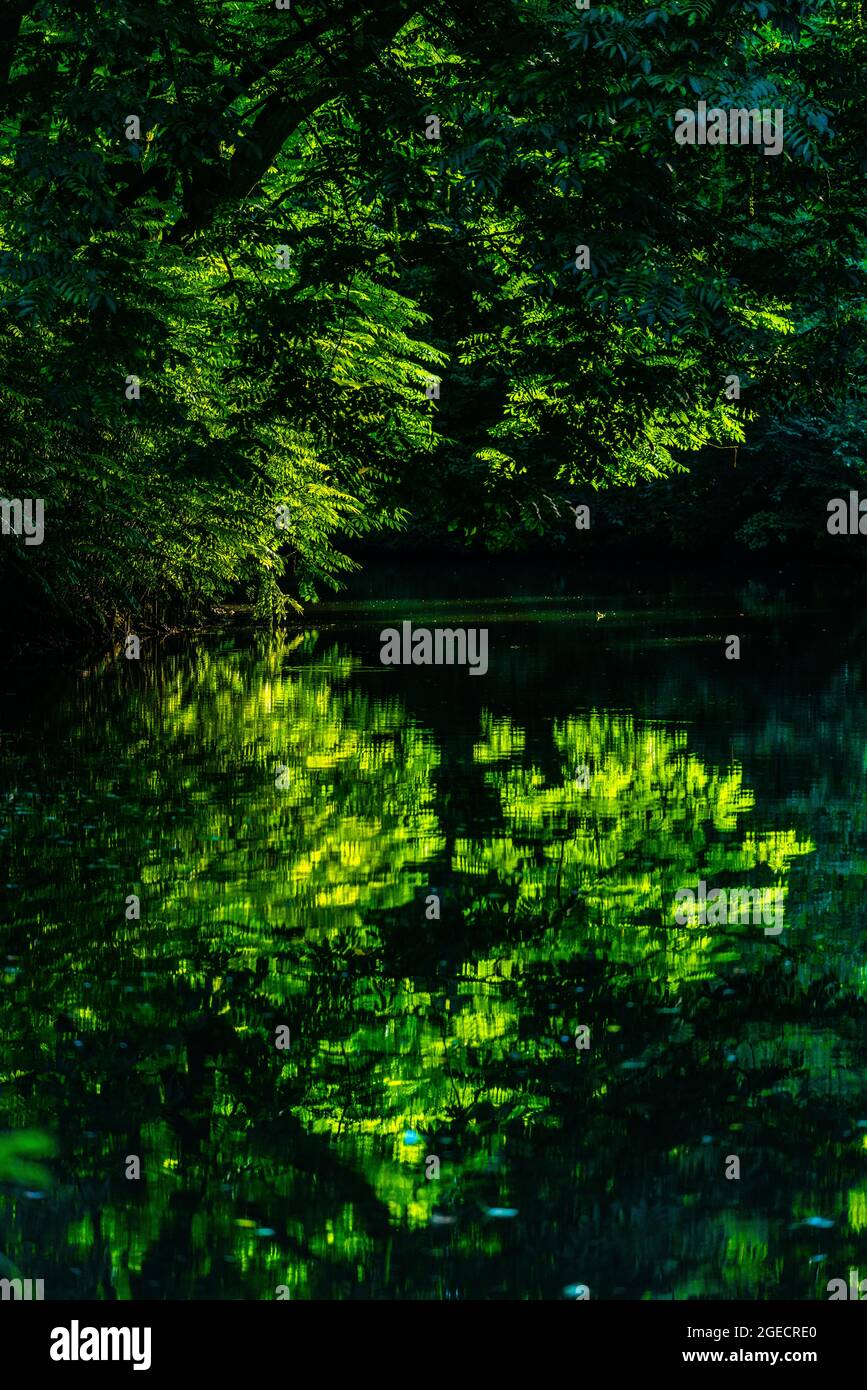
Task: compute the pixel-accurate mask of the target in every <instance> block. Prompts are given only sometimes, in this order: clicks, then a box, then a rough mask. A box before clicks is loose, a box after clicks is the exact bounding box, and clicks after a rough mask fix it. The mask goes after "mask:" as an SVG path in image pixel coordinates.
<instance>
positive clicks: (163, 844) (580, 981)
mask: <svg viewBox="0 0 867 1390" xmlns="http://www.w3.org/2000/svg"><path fill="white" fill-rule="evenodd" d="M448 587H449V586H448V585H442V586H440V593H441V594H442V593H446V595H447V590H448ZM453 587H455V588H459V586H457V585H455V586H453ZM480 587H481V588H482V589H483V588H484V584H483V583H482V584H481V586H480ZM520 588H521V586H520V585H518V584H517V583H516V584H515V585H513V586H512V587H511V589H510V590H509V589H508V586H507V587H506V588H503V587H502V586H501V589H500V591H499V592H498V593H496V594H495V595H494V596H493V597H491V596H490V594H488V596H486V597H479V598H478V599H477V600H475V601H472V602H468V601H459V600H457V599H451V598H449V597H448V596H446V597H442V596H440V597H437V596H436V586H433V588H432V586H431V585H430V584H428V585H427V589H426V592H423V591H422V588H421V587H419V589H418V591H417V592H416V593H415V594H408V595H407V597H406V598H403V599H401V600H400V601H395V600H393V599H392V600H391V601H389V600H387V599H385V598H382V599H378V598H375V597H370V596H368V597H367V598H366V599H359V600H358V601H357V602H352V601H349V600H346V601H344V602H343V603H342V604H340V605H338V604H332V605H328V604H326V605H324V606H323V607H322V608H320V609H318V610H316V612H315V614H313V615H312V616H311V617H310V618H308V619H307V620H306V622H305V624H302V625H300V626H298V627H297V628H291V629H289V630H287V631H286V632H285V633H284V634H283V635H282V636H280V637H276V638H275V637H274V636H272V635H271V634H266V633H264V632H262V631H257V630H256V629H255V628H253V627H252V626H251V625H248V624H245V623H244V622H242V621H238V622H235V623H231V624H227V625H226V627H225V628H223V629H221V630H219V631H216V632H214V633H211V634H210V635H208V636H206V637H203V638H201V639H197V640H185V639H181V638H177V639H174V640H173V641H171V642H162V643H159V642H157V643H153V642H145V643H144V644H143V646H142V656H141V660H140V661H138V662H135V661H127V660H124V659H123V656H122V655H118V656H117V657H116V658H113V659H111V660H108V661H105V662H100V663H97V664H96V665H95V666H93V667H92V668H90V669H88V670H87V671H83V672H77V671H65V670H64V669H63V668H62V667H61V666H60V665H58V664H56V663H54V662H46V663H45V664H44V665H43V666H41V667H39V668H35V669H34V668H28V669H27V670H10V669H7V670H6V672H5V673H4V682H3V690H2V692H0V697H2V703H0V733H2V741H0V771H2V795H3V800H2V808H3V816H2V844H0V853H2V869H0V879H2V885H3V891H2V925H0V965H2V969H3V973H2V974H0V981H2V983H0V1180H2V1182H0V1252H2V1259H0V1274H8V1273H9V1272H10V1269H11V1268H12V1267H14V1268H15V1269H17V1270H19V1271H20V1272H21V1274H22V1275H23V1276H25V1277H33V1278H43V1279H44V1280H45V1289H46V1298H52V1299H64V1298H76V1297H84V1298H93V1299H114V1298H118V1299H129V1298H134V1299H146V1298H156V1299H172V1300H184V1299H203V1298H221V1299H275V1298H276V1297H277V1296H278V1294H277V1290H278V1288H280V1289H281V1290H288V1291H289V1295H290V1296H291V1297H292V1298H293V1299H308V1298H333V1299H347V1298H357V1299H371V1298H408V1299H443V1298H445V1299H464V1298H472V1297H482V1298H504V1297H506V1298H529V1299H537V1298H548V1299H562V1298H574V1297H575V1286H577V1285H580V1284H583V1285H586V1286H588V1287H589V1289H590V1296H591V1298H601V1299H641V1298H663V1299H665V1298H678V1299H682V1298H688V1297H724V1298H750V1299H753V1298H759V1299H777V1298H796V1299H804V1300H810V1299H815V1298H823V1299H824V1298H826V1297H827V1294H826V1292H825V1285H826V1282H827V1280H828V1279H830V1278H834V1277H842V1278H847V1277H848V1271H849V1269H850V1267H852V1266H857V1265H858V1264H859V1261H860V1263H861V1266H862V1273H863V1275H864V1276H867V1239H865V1234H867V1073H865V1061H867V1008H865V996H867V953H865V920H867V909H865V904H864V898H863V894H862V888H861V880H862V873H863V867H864V859H865V851H867V810H865V791H867V765H865V748H867V702H865V677H864V662H863V660H862V658H861V655H860V651H861V650H862V649H863V644H859V638H858V633H859V631H862V629H863V624H861V620H860V618H856V617H854V616H853V613H852V612H851V611H841V610H840V608H839V606H838V605H836V604H835V603H834V602H833V601H831V600H829V601H827V602H822V601H817V600H814V599H811V600H810V601H806V600H803V599H795V598H794V597H793V596H792V595H791V593H789V592H784V591H782V590H780V591H778V590H777V589H776V588H775V587H774V586H773V585H770V586H764V587H763V586H761V585H757V584H753V585H752V586H749V587H748V588H747V589H745V590H744V591H742V592H740V593H738V594H737V595H736V597H735V598H734V599H731V598H729V599H727V600H719V599H717V598H716V597H715V596H713V595H704V596H702V595H696V594H695V593H693V592H692V591H691V590H690V589H689V587H688V586H685V587H684V590H683V592H680V593H679V592H670V591H666V592H664V593H662V594H659V593H657V594H653V595H647V594H642V593H638V592H632V593H629V594H623V593H610V592H609V593H605V594H600V593H596V592H592V593H581V592H578V591H577V590H576V589H575V588H574V586H573V591H572V592H567V591H566V587H565V585H564V584H562V583H560V584H547V583H546V585H545V586H544V587H543V586H541V585H538V586H537V588H536V589H535V590H534V588H533V582H532V580H527V581H526V582H524V583H523V592H516V589H520ZM369 592H375V589H372V590H370V591H369ZM403 619H410V620H411V621H413V622H414V623H415V624H416V625H418V624H423V625H427V626H429V627H434V626H435V625H437V624H440V625H446V626H464V627H469V626H485V627H487V628H488V631H489V670H488V673H487V675H486V676H484V677H479V678H473V677H470V676H469V674H468V672H467V670H466V669H458V668H454V669H448V668H441V667H434V668H415V667H407V668H404V667H399V668H392V667H389V668H385V667H383V666H382V665H381V664H380V662H379V647H380V643H379V631H380V629H381V628H384V627H386V626H390V625H395V624H399V623H400V621H402V620H403ZM732 633H738V634H740V635H741V636H742V654H741V660H740V661H737V662H736V661H727V660H726V659H725V656H724V650H725V641H724V639H725V636H726V635H727V634H732ZM581 769H584V771H583V772H582V771H581ZM700 879H704V880H706V881H707V883H708V886H709V887H721V888H732V887H739V886H743V887H750V888H772V889H775V890H779V892H780V893H781V895H782V896H781V901H782V903H783V904H784V908H783V924H784V925H783V930H782V932H781V933H779V934H778V935H775V934H769V933H768V932H766V930H765V928H764V926H763V925H762V924H761V923H759V924H758V925H756V924H753V923H752V922H749V923H746V924H741V923H734V924H732V923H728V924H725V925H702V924H700V923H696V924H695V925H693V926H679V925H678V924H677V922H676V920H675V916H674V912H675V898H674V895H675V892H676V891H677V890H678V889H680V888H684V887H690V886H692V887H695V886H696V885H697V883H698V881H699V880H700ZM130 895H136V896H137V897H138V898H139V899H140V917H138V918H136V917H135V915H134V913H135V906H134V904H128V898H129V897H130ZM433 895H435V896H436V898H438V899H439V912H440V916H439V919H438V920H437V919H436V918H435V917H434V915H433V914H434V913H435V911H436V904H435V903H433V902H432V901H431V899H432V896H433ZM128 914H132V915H128ZM280 1027H288V1029H289V1039H290V1046H289V1047H288V1048H283V1049H278V1047H277V1046H276V1042H275V1040H276V1037H277V1029H278V1028H280ZM581 1027H586V1028H589V1047H578V1046H576V1034H578V1030H579V1029H580V1028H581ZM580 1036H581V1035H580V1034H578V1037H579V1038H580ZM284 1037H285V1035H284ZM586 1037H587V1035H585V1038H586ZM132 1155H136V1156H138V1157H139V1159H140V1161H141V1177H140V1178H139V1179H134V1178H132V1179H131V1178H128V1177H127V1176H126V1172H127V1167H128V1163H127V1159H128V1156H132ZM732 1157H737V1158H738V1159H739V1162H740V1177H739V1178H727V1177H726V1171H727V1168H729V1169H730V1168H731V1166H732V1165H731V1158H732ZM434 1158H436V1159H437V1160H438V1162H437V1163H434V1162H433V1161H432V1160H433V1159H434ZM437 1170H438V1171H437ZM811 1221H812V1224H807V1223H809V1222H811ZM819 1223H821V1224H819ZM280 1296H285V1295H283V1294H281V1295H280Z"/></svg>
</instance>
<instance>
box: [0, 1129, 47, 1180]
mask: <svg viewBox="0 0 867 1390" xmlns="http://www.w3.org/2000/svg"><path fill="white" fill-rule="evenodd" d="M53 1154H54V1140H53V1139H52V1138H51V1137H50V1135H48V1134H43V1133H41V1131H40V1130H38V1129H28V1130H20V1131H19V1132H18V1133H17V1134H0V1182H20V1183H26V1184H27V1185H28V1186H30V1187H48V1186H49V1184H50V1182H51V1175H50V1173H49V1172H48V1169H47V1168H44V1167H43V1166H42V1163H41V1162H40V1160H41V1159H48V1158H51V1157H52V1155H53Z"/></svg>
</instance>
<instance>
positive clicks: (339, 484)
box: [0, 0, 867, 625]
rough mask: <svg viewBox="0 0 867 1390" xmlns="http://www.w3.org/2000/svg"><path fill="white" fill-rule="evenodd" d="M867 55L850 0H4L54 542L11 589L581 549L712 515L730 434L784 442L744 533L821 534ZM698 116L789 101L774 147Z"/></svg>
mask: <svg viewBox="0 0 867 1390" xmlns="http://www.w3.org/2000/svg"><path fill="white" fill-rule="evenodd" d="M865 55H867V40H865V28H864V14H863V5H862V4H860V3H845V2H838V3H831V0H786V3H771V2H770V0H742V2H741V3H732V0H669V3H666V4H663V5H657V4H652V3H646V2H645V0H633V2H632V3H628V4H624V5H623V6H622V7H617V6H614V5H597V6H593V7H591V8H590V9H588V10H586V11H582V10H578V9H577V8H576V7H575V6H574V5H570V4H565V3H562V4H561V3H543V2H542V0H540V2H539V3H528V0H474V3H473V4H471V5H469V4H468V5H463V4H459V3H454V4H452V3H439V4H437V5H433V4H418V3H415V0H376V3H374V4H352V5H350V4H339V5H331V6H328V7H322V6H320V5H318V4H312V3H306V0H297V3H296V0H293V3H292V6H291V8H290V9H288V10H278V9H277V8H276V7H275V6H274V5H273V4H269V3H267V2H266V0H259V3H254V4H226V3H223V2H222V0H182V2H181V0H75V2H74V3H71V0H10V3H7V5H6V7H5V9H4V12H3V14H2V16H0V84H2V86H0V139H2V144H0V205H2V208H3V213H2V218H0V350H2V354H3V373H2V382H0V417H2V427H3V428H2V455H0V493H2V495H3V496H4V497H8V498H42V499H44V501H45V513H46V522H45V525H46V533H45V541H44V543H43V544H42V545H38V546H37V545H32V546H27V545H25V544H24V543H23V541H22V539H21V538H15V537H14V536H10V535H7V536H3V537H2V550H0V561H2V568H3V579H4V583H5V584H6V585H7V592H11V593H13V594H14V595H15V597H16V601H17V604H18V607H19V609H20V612H21V613H22V614H23V615H24V616H25V617H27V618H28V620H29V619H30V618H31V617H32V615H33V614H34V612H37V613H38V612H40V611H43V610H44V609H45V606H46V604H48V605H49V606H50V609H56V608H57V607H58V606H62V607H63V608H65V610H66V614H67V616H68V617H71V616H73V615H75V616H76V617H80V616H83V617H84V618H85V619H86V620H87V621H90V622H94V623H97V624H100V625H110V624H111V623H113V622H116V621H128V620H129V618H130V617H131V616H134V617H136V618H137V619H138V620H139V621H142V622H144V621H153V620H170V619H171V618H172V617H174V616H176V615H178V614H180V613H187V614H189V613H190V612H195V611H200V610H202V609H203V608H206V607H207V606H209V605H210V604H212V603H213V602H215V601H219V600H220V599H225V598H228V597H231V596H233V595H237V594H239V593H240V594H243V595H245V596H251V597H253V598H254V599H255V601H256V602H257V603H258V604H259V605H260V608H261V609H262V610H265V609H272V608H274V607H275V606H277V607H278V608H279V606H280V604H281V602H282V601H283V599H282V595H283V594H284V593H287V594H288V595H289V596H290V598H292V599H304V598H305V597H309V596H310V595H311V594H312V593H314V592H316V587H317V585H318V584H320V583H321V582H323V581H325V582H335V581H336V579H337V578H338V577H339V574H340V572H341V570H343V569H345V568H346V567H347V565H348V564H349V563H350V562H349V561H348V560H347V558H346V556H345V554H344V550H345V545H346V542H347V540H349V541H350V542H351V540H352V538H353V537H358V536H361V535H364V534H370V533H378V534H381V533H383V532H386V531H390V530H391V531H393V530H400V529H401V528H403V529H404V530H406V529H409V531H410V533H411V534H413V535H414V536H416V537H417V536H420V535H422V534H427V535H431V534H432V535H434V536H444V535H448V534H454V535H455V536H456V537H457V538H459V539H462V540H467V541H471V542H472V541H481V542H483V543H485V544H486V545H489V546H494V547H511V546H516V545H522V544H525V543H527V542H528V541H530V540H533V539H539V538H548V539H551V538H554V537H559V538H562V536H563V534H564V531H565V530H566V529H567V528H568V527H569V526H570V524H571V520H572V518H571V513H570V512H569V510H568V506H567V503H568V502H569V501H571V500H574V499H575V498H576V496H579V495H584V494H586V492H587V491H588V490H590V491H593V492H595V490H597V489H599V488H602V487H610V486H612V485H627V484H628V485H635V484H637V483H646V484H648V485H649V487H648V488H647V490H646V492H645V493H643V494H642V496H649V499H650V501H649V505H650V507H651V509H652V508H653V507H654V506H655V505H657V503H658V504H659V512H660V515H661V516H662V517H663V523H662V524H663V525H664V526H666V527H670V528H672V529H678V530H679V531H681V532H683V531H688V530H689V529H690V524H691V512H690V507H689V505H685V506H683V505H681V507H680V510H681V512H682V513H683V515H682V516H681V515H679V513H678V504H675V506H674V510H673V512H672V510H671V507H670V506H669V500H670V498H669V493H667V492H666V490H665V487H662V488H660V487H659V482H660V480H664V479H666V478H671V477H672V476H673V475H675V474H676V473H678V471H681V470H682V469H683V467H684V465H685V462H687V461H689V460H690V459H691V458H692V457H693V456H696V455H699V454H700V453H701V451H702V450H704V449H705V447H706V446H712V447H713V449H714V450H716V452H715V453H714V454H713V460H714V461H715V463H716V465H717V466H718V468H719V470H720V472H721V473H722V472H723V471H725V470H728V472H729V473H733V472H734V470H731V469H729V468H728V459H729V456H730V452H731V450H730V447H729V446H732V445H734V444H742V445H744V446H745V447H747V448H750V447H751V448H753V449H754V450H758V453H757V457H758V459H759V466H758V469H757V471H754V474H753V476H752V477H751V479H750V481H749V485H748V487H747V494H748V495H741V494H740V493H739V494H738V495H737V496H736V497H735V498H734V500H733V503H732V507H731V524H730V533H731V534H735V533H737V534H739V535H740V536H741V539H742V540H744V541H746V542H747V543H748V544H753V545H755V544H764V543H765V542H766V541H767V540H769V539H777V538H779V537H780V536H783V537H785V536H790V535H791V534H792V532H793V529H794V531H795V532H797V533H798V534H799V535H802V536H803V535H806V536H807V537H811V536H812V535H814V534H815V533H817V532H821V530H822V528H823V519H824V502H825V500H826V499H827V496H828V495H829V494H828V492H827V490H826V481H825V480H826V478H829V479H830V480H831V481H830V483H829V486H830V487H831V488H832V493H833V492H836V491H838V490H839V488H840V487H842V486H843V484H844V482H847V481H852V480H854V481H853V485H856V484H857V479H858V477H859V476H861V472H862V470H863V465H861V464H860V461H859V458H858V454H859V443H860V440H861V439H862V438H863V401H862V398H861V394H860V385H859V379H860V377H861V375H862V371H863V364H864V361H865V355H867V350H865V324H864V320H865V310H864V303H865V288H867V283H865V279H867V277H865V212H867V199H865V195H864V187H863V180H864V153H863V152H864V147H865V116H864V110H863V103H862V101H861V92H860V74H861V72H862V71H863V68H864V59H865ZM699 99H705V100H706V101H707V102H708V105H711V104H719V105H721V106H723V107H729V106H745V107H754V106H757V107H770V108H776V107H780V108H783V109H784V111H785V141H784V149H783V151H782V153H781V154H780V155H779V156H777V157H768V156H767V155H766V154H765V153H764V151H763V150H762V148H761V147H760V146H745V147H739V148H731V147H728V148H727V147H717V148H711V147H689V146H682V145H678V144H677V143H676V142H675V139H674V114H675V112H676V110H677V109H678V108H680V107H682V106H690V107H692V106H694V105H695V103H696V102H697V101H698V100H699ZM130 116H135V117H137V118H138V120H139V123H140V135H139V138H128V137H129V135H130V132H131V131H132V132H134V131H135V127H134V125H132V126H131V125H130V122H129V117H130ZM431 116H436V117H437V118H438V121H439V123H440V130H439V135H440V138H439V139H429V138H428V134H429V133H435V128H434V127H433V126H432V123H431V121H430V117H431ZM578 245H587V246H588V248H589V253H590V268H589V270H585V271H581V270H578V269H577V268H576V247H577V246H578ZM281 248H282V249H281ZM731 373H735V374H737V375H739V376H740V379H741V383H742V395H741V399H740V400H739V401H733V400H728V399H726V396H725V394H724V383H725V380H726V377H727V376H728V375H729V374H731ZM131 378H135V379H136V380H137V381H138V382H139V383H140V386H139V387H138V388H136V386H135V384H134V383H133V384H131V382H130V379H131ZM432 378H436V380H437V381H438V383H439V397H438V399H428V396H429V395H432V394H434V393H433V392H432V390H431V387H430V382H431V379H432ZM137 389H138V392H139V394H140V399H136V398H135V394H136V390H137ZM131 396H132V399H131V398H130V397H131ZM721 449H722V450H726V452H720V450H721ZM775 449H776V450H778V451H780V450H782V451H783V452H784V453H785V457H784V458H780V459H779V460H778V462H777V463H776V465H775V463H774V456H773V451H774V450H775ZM801 451H803V457H804V458H805V459H806V460H807V464H806V466H807V470H808V474H809V476H808V478H807V493H806V495H802V491H803V489H802V480H801V478H800V476H799V474H798V463H797V459H798V457H799V454H800V453H801ZM707 456H708V455H704V457H707ZM766 458H767V460H768V462H767V466H768V467H769V468H770V469H771V473H772V486H771V487H770V488H765V486H764V481H763V480H764V476H765V475H764V473H763V468H764V467H765V460H766ZM743 476H744V475H743V474H738V475H736V478H735V479H734V480H733V481H732V480H729V479H728V476H727V475H726V481H725V487H726V488H728V489H729V490H730V489H731V487H732V485H733V483H734V484H736V485H737V486H738V487H740V484H741V478H742V477H743ZM666 486H669V485H666ZM709 486H710V493H711V501H710V504H709V505H710V507H711V508H712V506H713V502H714V497H713V494H714V491H715V487H716V484H715V482H714V481H713V479H711V482H710V484H709ZM582 489H583V493H582ZM678 495H679V496H680V497H681V499H683V498H686V500H687V503H688V502H689V499H690V497H691V496H692V494H690V493H689V492H687V493H685V494H678ZM805 496H806V497H807V504H805ZM817 499H818V501H817ZM814 503H816V505H817V506H818V508H819V509H820V510H819V512H818V515H817V514H816V506H814ZM799 507H800V511H799ZM626 514H627V515H628V509H627V513H626ZM726 517H728V512H726ZM637 529H640V527H639V528H637ZM350 548H351V545H350Z"/></svg>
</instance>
